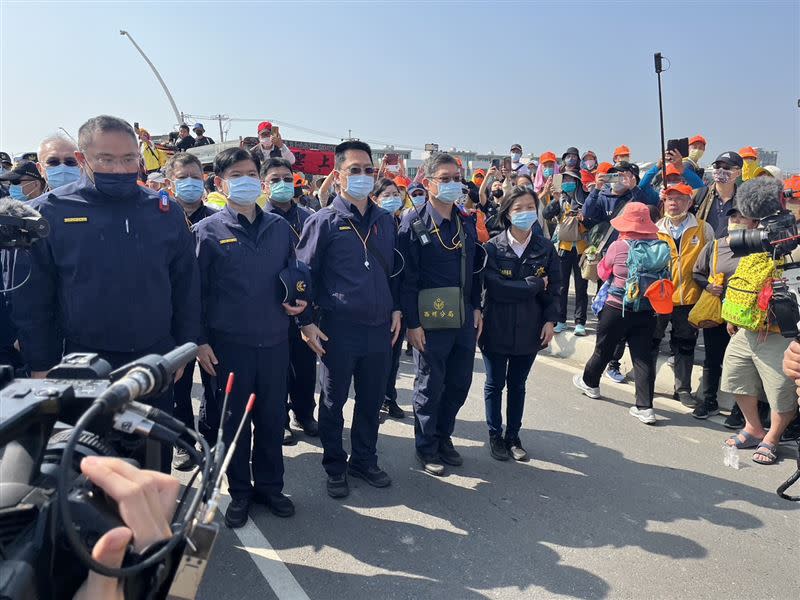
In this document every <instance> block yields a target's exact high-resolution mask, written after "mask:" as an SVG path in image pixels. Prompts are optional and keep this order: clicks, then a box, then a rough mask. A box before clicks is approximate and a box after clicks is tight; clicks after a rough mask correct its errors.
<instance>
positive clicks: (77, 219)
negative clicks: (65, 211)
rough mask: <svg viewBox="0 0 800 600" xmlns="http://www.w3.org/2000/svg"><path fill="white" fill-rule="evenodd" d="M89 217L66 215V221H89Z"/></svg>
mask: <svg viewBox="0 0 800 600" xmlns="http://www.w3.org/2000/svg"><path fill="white" fill-rule="evenodd" d="M88 222H89V217H66V218H65V219H64V223H88Z"/></svg>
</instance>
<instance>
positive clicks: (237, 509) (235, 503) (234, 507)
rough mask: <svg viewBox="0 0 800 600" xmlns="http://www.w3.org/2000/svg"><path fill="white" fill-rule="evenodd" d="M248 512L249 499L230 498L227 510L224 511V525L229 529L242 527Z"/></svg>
mask: <svg viewBox="0 0 800 600" xmlns="http://www.w3.org/2000/svg"><path fill="white" fill-rule="evenodd" d="M248 512H250V499H249V498H232V499H231V503H230V504H229V505H228V510H226V511H225V525H227V526H228V527H230V528H231V529H236V528H238V527H244V524H245V523H247V513H248Z"/></svg>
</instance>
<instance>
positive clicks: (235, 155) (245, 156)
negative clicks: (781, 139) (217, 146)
mask: <svg viewBox="0 0 800 600" xmlns="http://www.w3.org/2000/svg"><path fill="white" fill-rule="evenodd" d="M243 160H252V161H253V163H254V164H255V165H256V171H259V172H260V170H261V161H260V160H259V158H258V156H255V155H253V154H251V153H250V152H249V151H248V150H245V149H243V148H227V149H225V150H223V151H222V152H220V153H219V154H217V155H216V156H215V157H214V175H216V176H217V177H222V174H223V173H225V171H227V170H228V169H230V168H231V167H232V166H233V165H235V164H236V163H237V162H241V161H243Z"/></svg>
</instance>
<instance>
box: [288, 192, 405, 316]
mask: <svg viewBox="0 0 800 600" xmlns="http://www.w3.org/2000/svg"><path fill="white" fill-rule="evenodd" d="M354 227H355V228H356V230H354V229H353V228H354ZM359 235H360V236H361V237H359ZM367 235H369V238H368V242H367V250H366V251H365V249H364V244H363V243H362V241H361V239H362V238H366V237H367ZM396 248H397V227H396V226H395V223H394V217H392V215H391V214H389V213H388V212H387V211H385V210H383V209H382V208H380V207H379V206H377V205H375V204H373V203H372V202H369V203H368V204H367V211H366V214H365V215H363V216H362V215H361V213H360V212H359V211H358V209H355V208H353V205H352V204H350V203H349V202H348V201H347V200H345V199H344V198H342V197H341V196H336V197H335V198H334V199H333V201H332V202H331V203H330V204H329V205H328V206H326V207H325V208H322V209H320V210H319V211H317V212H315V213H314V214H312V215H311V216H309V217H308V218H307V219H306V222H305V225H304V227H303V232H302V233H301V234H300V241H299V242H298V244H297V258H298V259H300V260H301V261H303V262H304V263H306V264H307V265H308V266H309V268H310V269H311V287H312V296H313V298H312V299H313V302H314V304H316V305H317V306H318V307H319V308H320V309H321V310H322V311H323V312H326V313H330V314H329V315H328V316H329V317H330V318H334V319H337V320H341V321H346V322H349V323H352V324H355V325H368V326H378V325H387V324H388V323H389V321H390V319H391V315H392V311H393V310H399V304H398V302H397V285H396V284H395V282H396V281H397V277H394V278H390V275H393V274H395V273H397V272H398V271H399V270H400V267H401V264H402V261H401V260H400V259H399V258H398V255H397V253H396V252H395V249H396ZM365 252H366V254H367V257H366V258H368V260H365ZM376 253H377V254H376ZM365 262H368V263H369V268H367V267H366V266H365V265H364V263H365ZM398 263H400V264H398ZM311 321H312V312H311V311H310V310H307V311H305V312H304V313H303V314H302V315H300V316H299V317H298V323H299V324H300V325H307V324H309V323H311Z"/></svg>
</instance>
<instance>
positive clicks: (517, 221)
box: [511, 210, 538, 231]
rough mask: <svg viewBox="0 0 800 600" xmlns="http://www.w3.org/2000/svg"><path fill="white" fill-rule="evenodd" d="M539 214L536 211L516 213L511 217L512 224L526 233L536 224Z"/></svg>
mask: <svg viewBox="0 0 800 600" xmlns="http://www.w3.org/2000/svg"><path fill="white" fill-rule="evenodd" d="M537 217H538V214H537V213H536V211H535V210H524V211H522V212H518V213H514V214H513V215H511V224H512V225H513V226H514V227H516V228H518V229H522V230H524V231H527V230H528V229H530V228H531V227H533V224H534V223H535V222H536V219H537Z"/></svg>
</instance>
